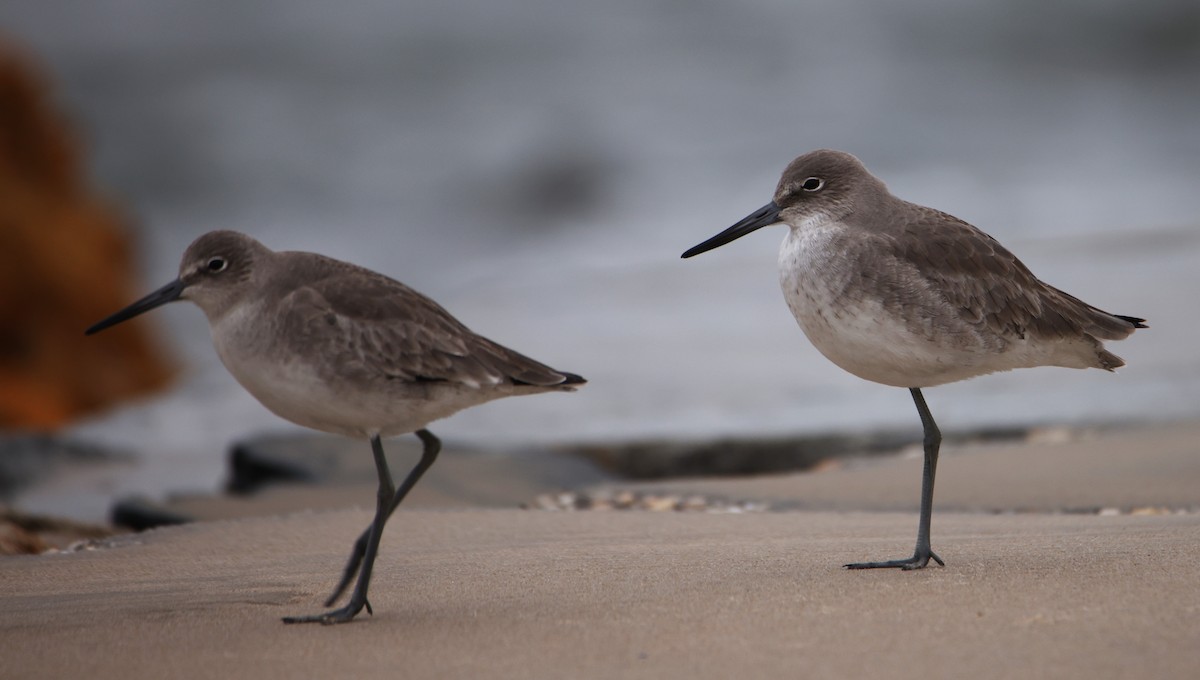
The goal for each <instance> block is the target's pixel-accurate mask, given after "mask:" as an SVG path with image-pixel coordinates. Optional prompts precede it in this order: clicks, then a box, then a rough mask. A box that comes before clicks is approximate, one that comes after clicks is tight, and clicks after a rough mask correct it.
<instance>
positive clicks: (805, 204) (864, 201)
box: [683, 149, 888, 257]
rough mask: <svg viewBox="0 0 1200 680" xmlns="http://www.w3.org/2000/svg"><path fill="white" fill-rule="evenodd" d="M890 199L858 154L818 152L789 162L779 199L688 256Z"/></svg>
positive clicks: (777, 190) (777, 193)
mask: <svg viewBox="0 0 1200 680" xmlns="http://www.w3.org/2000/svg"><path fill="white" fill-rule="evenodd" d="M886 196H888V193H887V187H885V186H884V184H883V182H881V181H879V179H878V178H877V177H875V176H874V175H872V174H871V173H870V172H867V169H866V167H864V166H863V164H862V163H861V162H859V160H858V159H857V158H855V157H854V156H851V155H850V154H848V153H846V152H844V151H833V150H830V149H818V150H816V151H810V152H808V153H806V154H804V155H803V156H800V157H798V158H796V159H795V160H793V161H792V162H791V163H789V164H788V166H787V168H786V169H785V170H784V171H783V176H782V177H781V178H780V179H779V184H778V185H777V186H776V187H775V198H774V200H772V201H771V202H770V203H768V204H766V205H764V206H763V207H761V208H759V209H758V210H756V211H754V212H753V213H751V214H750V215H748V216H746V217H745V218H744V219H742V220H741V221H740V222H738V223H737V224H735V225H733V226H732V227H730V228H728V229H726V230H725V231H723V232H721V233H719V234H717V235H716V236H714V237H712V238H710V239H708V240H707V241H705V242H704V243H701V244H699V245H697V246H695V247H693V248H691V249H689V250H688V251H687V252H685V253H684V254H683V257H691V256H693V255H699V254H700V253H703V252H705V251H708V250H712V249H713V248H717V247H719V246H723V245H725V244H726V243H729V242H730V241H733V240H735V239H739V238H741V237H743V236H745V235H746V234H749V233H750V232H752V231H756V230H758V229H761V228H763V227H767V226H770V225H772V224H779V223H781V222H788V223H791V224H801V223H803V222H806V221H809V220H812V219H828V220H839V219H842V218H844V217H846V216H847V215H849V214H850V213H851V212H853V211H854V210H856V209H859V208H861V207H864V206H870V205H874V204H875V203H878V202H879V201H880V199H881V198H883V197H886Z"/></svg>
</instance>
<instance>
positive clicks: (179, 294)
mask: <svg viewBox="0 0 1200 680" xmlns="http://www.w3.org/2000/svg"><path fill="white" fill-rule="evenodd" d="M271 254H272V252H271V251H270V250H269V249H268V248H267V247H266V246H264V245H263V244H261V243H259V242H258V241H255V240H254V239H252V238H250V237H249V236H246V235H245V234H240V233H238V232H236V231H210V232H208V233H207V234H204V235H203V236H201V237H200V238H198V239H196V240H195V241H193V242H192V245H190V246H188V248H187V250H186V251H184V253H183V259H182V260H181V261H180V263H179V278H177V279H175V280H174V281H172V282H170V283H168V284H167V285H165V286H163V287H162V288H159V289H158V290H156V291H154V292H153V293H150V294H149V295H147V296H146V297H144V298H142V299H141V300H138V301H137V302H135V303H133V304H131V305H129V306H128V307H126V308H125V309H122V310H121V311H119V312H117V313H115V314H113V315H112V316H109V317H108V318H106V319H104V320H102V321H100V322H98V323H96V324H95V325H93V326H92V327H91V328H88V329H87V330H86V331H84V332H85V333H86V334H87V335H91V334H92V333H98V332H100V331H102V330H104V329H105V328H108V327H110V326H115V325H117V324H119V323H121V322H122V321H127V320H129V319H132V318H133V317H135V316H138V315H139V314H144V313H146V312H148V311H150V310H151V309H154V308H155V307H160V306H162V305H165V304H167V303H168V302H174V301H176V300H191V301H192V302H194V303H196V305H197V306H199V307H200V308H201V309H203V310H204V313H205V315H206V316H208V318H209V320H210V321H211V320H212V319H213V318H214V317H216V316H219V315H220V314H222V313H223V312H224V311H227V310H229V309H231V308H233V307H234V305H236V304H237V302H238V300H239V299H240V298H241V297H242V296H243V295H245V294H246V291H247V290H248V289H249V288H250V282H251V279H252V278H253V276H254V272H255V271H256V269H258V268H260V267H259V265H261V264H262V261H263V260H265V259H267V258H268V257H270V256H271Z"/></svg>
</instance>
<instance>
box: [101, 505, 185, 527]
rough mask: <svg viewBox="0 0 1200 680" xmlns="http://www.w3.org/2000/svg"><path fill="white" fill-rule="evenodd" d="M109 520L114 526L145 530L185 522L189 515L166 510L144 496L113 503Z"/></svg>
mask: <svg viewBox="0 0 1200 680" xmlns="http://www.w3.org/2000/svg"><path fill="white" fill-rule="evenodd" d="M109 521H111V522H112V523H113V525H115V526H119V527H125V528H127V529H132V530H133V531H145V530H147V529H154V528H155V527H163V526H173V525H176V524H187V523H189V522H191V521H193V520H192V518H191V517H188V516H186V515H182V514H180V513H178V512H174V511H172V510H168V509H166V508H164V507H162V506H160V505H157V504H155V503H153V502H151V501H149V500H146V499H144V498H139V497H134V498H125V499H122V500H119V501H117V502H116V503H115V504H113V507H112V510H111V511H110V513H109Z"/></svg>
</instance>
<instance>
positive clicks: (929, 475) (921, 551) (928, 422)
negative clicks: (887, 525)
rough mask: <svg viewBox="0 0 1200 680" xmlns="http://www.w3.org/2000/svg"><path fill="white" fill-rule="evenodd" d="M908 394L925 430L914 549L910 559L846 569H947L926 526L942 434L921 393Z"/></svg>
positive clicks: (929, 517) (859, 563)
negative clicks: (931, 563) (928, 566)
mask: <svg viewBox="0 0 1200 680" xmlns="http://www.w3.org/2000/svg"><path fill="white" fill-rule="evenodd" d="M909 392H911V393H912V398H913V402H914V403H916V405H917V412H918V413H920V414H921V425H922V426H923V427H924V429H925V471H924V473H923V474H922V476H921V523H920V525H918V526H917V548H916V550H915V551H914V552H913V556H912V557H910V558H908V559H902V560H888V561H887V562H858V563H856V564H847V565H846V568H847V569H883V568H888V567H899V568H900V569H905V570H909V569H924V568H925V565H926V564H928V563H929V560H930V559H932V560H933V561H934V562H937V563H938V564H939V565H941V566H943V567H944V566H946V563H945V562H943V561H942V558H940V557H938V556H937V555H935V554H934V552H933V548H931V547H930V545H929V524H930V521H931V520H932V518H933V478H934V476H935V475H936V474H937V460H938V449H939V448H941V445H942V433H941V431H940V430H938V426H937V423H935V422H933V414H931V413H930V412H929V407H928V406H926V405H925V397H924V395H922V394H921V390H920V389H918V388H916V387H913V388H910V389H909Z"/></svg>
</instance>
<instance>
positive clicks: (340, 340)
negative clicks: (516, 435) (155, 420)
mask: <svg viewBox="0 0 1200 680" xmlns="http://www.w3.org/2000/svg"><path fill="white" fill-rule="evenodd" d="M181 299H182V300H191V301H192V302H194V303H196V305H197V306H199V307H200V309H202V310H203V311H204V315H205V316H206V317H208V324H209V327H210V329H211V331H212V339H213V345H214V346H215V347H216V350H217V355H218V356H219V357H220V358H221V362H222V363H224V364H225V368H227V369H228V370H229V372H230V373H232V374H233V377H234V378H236V379H237V381H238V382H239V383H241V385H242V387H244V388H246V390H247V391H248V392H250V394H252V395H254V397H255V398H256V399H258V400H259V401H260V402H262V404H263V405H264V406H266V407H267V408H268V409H270V410H271V411H272V412H274V413H275V414H276V415H278V416H280V417H281V418H284V419H286V420H290V421H292V422H293V423H296V424H298V425H303V426H305V427H310V428H313V429H315V430H321V431H322V432H331V433H334V434H340V435H345V436H348V437H355V438H366V439H368V440H370V442H371V451H372V453H373V454H374V457H375V470H376V472H377V473H378V476H379V492H378V496H377V498H376V505H375V518H374V520H372V522H371V525H370V526H369V527H367V529H366V531H364V532H363V533H362V535H361V536H359V537H358V540H357V541H356V542H355V544H354V549H353V551H352V552H351V555H350V560H349V562H348V563H347V564H346V568H345V570H344V572H343V574H342V579H341V581H340V583H339V584H338V586H337V587H336V588H335V589H334V592H333V595H331V596H330V597H329V598H328V600H327V601H326V602H325V606H326V607H332V606H333V604H334V603H335V602H336V601H337V600H338V598H340V597H341V594H342V593H343V592H345V589H346V587H347V586H348V585H349V584H350V581H352V580H353V579H354V576H355V575H356V574H357V576H358V582H357V583H356V584H355V587H354V592H353V593H352V594H351V596H350V600H349V602H348V603H347V604H346V606H344V607H342V608H340V609H335V610H332V611H328V612H325V613H322V614H316V615H313V616H300V617H288V618H285V619H284V621H285V622H286V623H307V622H319V623H341V622H344V621H349V620H350V619H352V618H354V616H355V615H357V614H358V613H359V612H360V611H361V610H362V609H363V608H364V607H366V609H367V612H368V613H369V612H371V605H370V604H369V603H368V602H367V587H368V586H369V584H370V582H371V569H372V567H373V565H374V563H375V556H376V554H377V553H378V550H379V541H380V537H381V536H382V534H383V527H384V524H385V523H386V522H387V520H388V517H390V516H391V514H392V512H393V511H394V510H395V509H396V507H397V506H398V505H400V502H401V501H403V500H404V496H405V495H406V494H408V492H409V490H410V489H412V487H413V485H415V484H416V483H417V480H419V479H420V478H421V475H422V474H424V473H425V471H426V470H428V469H429V467H430V466H431V465H432V464H433V462H434V460H435V459H436V458H437V455H438V451H439V450H440V449H441V442H440V441H439V440H438V438H437V437H435V436H434V435H433V434H432V433H431V432H430V431H429V430H427V429H425V426H426V425H427V424H429V423H430V422H432V421H434V420H438V419H440V418H445V417H447V416H449V415H451V414H454V413H456V412H458V411H461V410H462V409H465V408H467V407H470V406H475V405H478V404H482V403H484V402H488V401H491V400H493V399H499V398H501V397H507V396H513V395H521V394H537V393H540V392H549V391H563V392H571V391H574V389H575V387H576V386H577V385H582V384H584V383H585V382H586V381H585V380H584V379H583V378H581V377H579V376H578V375H575V374H573V373H567V372H565V371H556V370H554V369H552V368H550V367H548V366H546V365H544V364H541V363H538V362H537V361H534V360H533V359H530V358H529V357H526V356H522V355H521V354H518V353H516V352H514V351H512V350H510V349H508V348H506V347H502V346H501V345H498V344H496V343H494V342H492V341H491V340H488V339H487V338H484V337H482V336H479V335H476V334H475V333H473V332H471V330H470V329H468V328H467V327H466V326H464V325H463V324H461V323H459V321H458V320H457V319H455V318H454V317H452V316H450V313H449V312H447V311H446V310H445V309H443V308H442V307H441V306H439V305H438V304H437V303H436V302H434V301H433V300H430V299H429V298H427V297H425V296H424V295H421V294H420V293H418V292H416V291H414V290H413V289H411V288H409V287H408V286H405V285H404V284H402V283H400V282H399V281H395V280H393V279H390V278H388V277H386V276H384V275H382V274H377V273H375V272H373V271H370V270H368V269H364V268H362V267H358V266H356V265H353V264H350V263H347V262H341V261H339V260H334V259H332V258H328V257H325V256H323V255H317V254H314V253H301V252H274V251H272V250H270V249H268V248H267V247H266V246H264V245H263V244H261V243H259V242H258V241H255V240H254V239H252V238H250V237H249V236H246V235H244V234H239V233H237V232H233V231H213V232H209V233H207V234H205V235H203V236H201V237H200V238H198V239H196V240H195V242H193V243H192V245H190V246H188V249H187V251H186V252H185V253H184V254H183V260H182V262H180V265H179V278H177V279H176V280H174V281H172V282H171V283H168V284H167V285H165V286H163V287H162V288H160V289H158V290H156V291H154V292H153V293H151V294H149V295H147V296H146V297H144V298H142V299H141V300H138V301H137V302H135V303H133V304H132V305H130V306H128V307H126V308H125V309H123V310H121V311H119V312H117V313H116V314H113V315H112V316H110V317H108V318H106V319H104V320H103V321H101V322H99V323H97V324H96V325H94V326H92V327H91V328H89V329H87V331H86V332H87V333H88V334H89V335H90V334H92V333H96V332H98V331H101V330H104V329H105V328H108V327H109V326H112V325H115V324H118V323H121V322H122V321H125V320H127V319H130V318H132V317H135V316H137V315H139V314H142V313H143V312H147V311H149V310H151V309H154V308H155V307H158V306H160V305H163V304H166V303H168V302H172V301H174V300H181ZM408 432H412V433H415V434H416V435H417V437H419V438H420V440H421V442H422V444H423V446H424V448H423V452H422V455H421V460H420V462H419V463H417V465H416V467H414V468H413V470H412V471H411V472H410V473H409V474H408V477H406V478H405V479H404V482H403V483H402V484H400V486H399V487H398V488H397V487H395V485H394V484H393V482H392V476H391V472H390V471H389V470H388V464H387V460H386V459H385V458H384V455H383V444H382V441H381V439H382V438H384V437H390V436H394V435H399V434H405V433H408Z"/></svg>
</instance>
